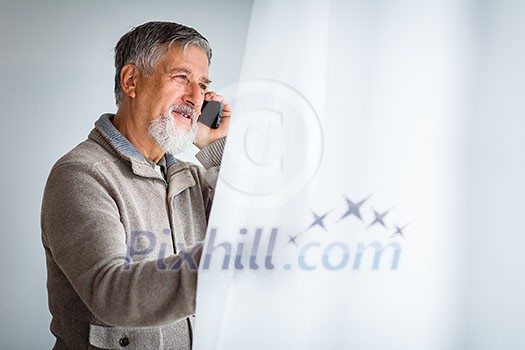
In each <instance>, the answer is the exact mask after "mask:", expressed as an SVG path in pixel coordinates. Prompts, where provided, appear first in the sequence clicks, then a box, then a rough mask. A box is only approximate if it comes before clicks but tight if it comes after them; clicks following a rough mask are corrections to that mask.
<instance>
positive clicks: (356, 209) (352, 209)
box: [337, 195, 371, 222]
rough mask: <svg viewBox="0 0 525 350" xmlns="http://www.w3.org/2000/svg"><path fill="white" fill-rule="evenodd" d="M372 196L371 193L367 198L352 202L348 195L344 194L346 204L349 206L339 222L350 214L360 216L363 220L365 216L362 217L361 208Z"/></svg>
mask: <svg viewBox="0 0 525 350" xmlns="http://www.w3.org/2000/svg"><path fill="white" fill-rule="evenodd" d="M370 196H371V195H369V196H368V197H366V198H365V199H362V200H360V201H359V202H357V203H354V202H352V201H351V200H350V199H349V198H348V197H347V196H344V197H345V200H346V204H347V206H348V209H347V210H346V212H345V213H344V214H343V216H341V218H340V219H339V220H338V221H337V222H339V221H341V220H343V219H344V218H346V217H347V216H350V215H354V216H355V217H356V218H358V219H359V220H361V221H363V218H362V217H361V211H360V209H361V206H362V205H363V203H364V202H366V201H367V200H368V198H370Z"/></svg>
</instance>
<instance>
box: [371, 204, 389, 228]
mask: <svg viewBox="0 0 525 350" xmlns="http://www.w3.org/2000/svg"><path fill="white" fill-rule="evenodd" d="M390 210H392V208H390V209H388V210H387V211H385V212H384V213H378V212H377V211H376V210H375V209H373V208H372V211H373V212H374V217H375V218H374V221H372V222H371V223H370V224H369V225H368V226H367V227H366V228H367V229H368V228H369V227H370V226H372V225H375V224H381V226H383V227H384V228H386V225H385V221H384V219H385V216H386V214H388V213H389V212H390Z"/></svg>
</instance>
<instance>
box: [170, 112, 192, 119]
mask: <svg viewBox="0 0 525 350" xmlns="http://www.w3.org/2000/svg"><path fill="white" fill-rule="evenodd" d="M173 112H174V113H177V114H178V115H180V116H181V117H183V118H184V119H188V120H191V115H190V114H186V113H184V112H180V111H173Z"/></svg>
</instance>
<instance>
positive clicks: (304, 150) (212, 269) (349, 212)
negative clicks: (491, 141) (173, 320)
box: [195, 0, 524, 349]
mask: <svg viewBox="0 0 525 350" xmlns="http://www.w3.org/2000/svg"><path fill="white" fill-rule="evenodd" d="M472 10H475V11H472ZM484 10H486V9H484V8H483V7H476V6H474V5H473V4H472V3H471V2H469V1H455V0H454V1H453V0H446V1H442V0H431V1H410V0H405V1H394V2H392V1H344V0H340V1H330V2H326V1H297V2H290V1H268V0H265V1H257V0H256V1H255V3H254V7H253V10H252V18H251V23H250V31H249V33H248V39H247V40H248V41H247V46H246V53H245V57H244V61H243V68H242V74H241V79H240V81H239V82H238V83H236V84H234V85H232V86H228V87H226V88H224V89H223V91H221V93H222V94H224V95H225V96H227V97H228V98H229V99H230V100H231V101H232V104H233V107H234V112H235V120H234V122H233V123H232V126H231V132H230V136H229V139H228V143H227V148H226V151H225V156H224V160H223V166H222V170H221V176H220V179H219V182H218V187H217V193H216V197H215V202H214V206H213V211H212V217H211V219H210V227H209V230H208V242H207V247H206V249H205V254H204V256H203V259H202V261H201V272H200V275H199V282H198V296H197V325H196V337H195V348H196V349H463V348H466V347H468V346H469V344H470V343H475V344H478V345H483V344H487V343H485V342H477V343H476V342H475V341H473V340H472V339H471V336H472V334H476V332H477V331H478V330H480V329H483V327H484V326H483V325H480V324H478V326H476V327H474V328H472V327H471V325H472V320H471V319H469V317H471V316H472V315H475V312H474V313H473V312H472V310H475V309H476V307H477V306H479V304H480V303H483V301H484V300H485V299H483V297H481V299H479V300H478V304H469V303H468V302H466V301H468V300H470V295H469V294H468V293H469V291H471V290H472V288H475V287H476V285H478V286H481V287H484V286H486V285H485V284H484V282H483V281H482V282H480V280H479V279H477V280H476V279H471V278H470V279H469V276H471V272H472V271H471V269H470V268H471V267H472V261H471V260H469V259H470V257H471V255H468V254H466V253H470V248H471V247H472V245H471V242H470V241H469V240H470V239H472V237H471V236H470V235H469V234H468V229H469V228H471V222H470V221H469V218H470V216H471V215H472V212H473V211H472V210H474V209H475V208H474V209H472V208H471V207H470V202H469V198H470V196H471V194H472V191H474V192H475V191H477V190H478V189H479V188H473V187H472V183H473V182H472V178H473V177H476V176H474V175H472V173H471V172H472V169H476V165H478V163H476V162H478V158H477V154H476V153H475V152H474V151H473V150H472V148H471V147H472V145H469V144H468V142H469V140H468V137H466V135H468V134H469V128H470V125H471V124H470V123H471V121H470V119H469V118H470V117H471V115H472V113H473V108H472V105H473V98H474V97H473V95H475V92H476V91H478V90H479V89H476V88H474V89H473V86H474V85H475V83H477V82H479V81H480V80H479V79H474V78H473V77H474V76H477V75H476V74H477V71H476V69H478V68H479V66H474V67H473V64H472V63H473V62H479V59H478V57H476V53H477V52H479V47H478V46H479V42H478V41H476V40H473V39H474V34H473V33H474V32H475V30H476V28H477V27H476V26H477V25H478V21H479V18H478V17H476V16H480V14H483V13H484V12H483V11H484ZM489 10H490V9H489ZM476 11H477V12H476ZM481 17H482V16H481ZM474 104H475V103H474ZM476 106H477V105H476ZM519 126H524V125H523V122H521V123H519ZM520 145H523V142H522V143H520ZM473 152H474V153H473ZM519 169H520V170H521V171H522V172H523V167H521V168H519ZM478 187H480V186H478ZM522 192H523V191H522ZM474 211H475V210H474ZM521 242H523V241H521ZM486 244H488V245H490V242H487V243H486ZM484 248H486V247H482V249H481V250H479V251H483V249H484ZM228 255H230V258H229V259H228ZM474 257H476V256H475V255H474ZM478 258H480V256H479V255H478ZM241 267H242V268H241ZM478 273H481V272H479V271H478ZM476 283H477V284H476ZM522 284H523V283H522ZM477 295H479V294H477ZM481 295H483V294H481ZM486 299H490V298H489V297H488V296H487V298H486ZM480 316H483V315H480ZM485 326H486V325H485ZM469 334H470V336H469ZM507 340H508V339H507ZM514 340H515V339H514ZM509 344H513V343H509ZM477 348H482V347H481V346H478V347H477Z"/></svg>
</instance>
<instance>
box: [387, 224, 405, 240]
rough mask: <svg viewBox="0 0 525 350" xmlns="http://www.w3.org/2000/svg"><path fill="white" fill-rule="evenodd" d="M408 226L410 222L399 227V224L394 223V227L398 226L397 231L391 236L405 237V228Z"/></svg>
mask: <svg viewBox="0 0 525 350" xmlns="http://www.w3.org/2000/svg"><path fill="white" fill-rule="evenodd" d="M407 226H408V224H405V225H404V226H402V227H399V226H397V225H396V224H394V227H395V228H396V232H394V234H393V235H392V236H390V238H393V237H395V236H401V237H403V238H405V236H404V235H403V230H404V229H405V228H406V227H407Z"/></svg>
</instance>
